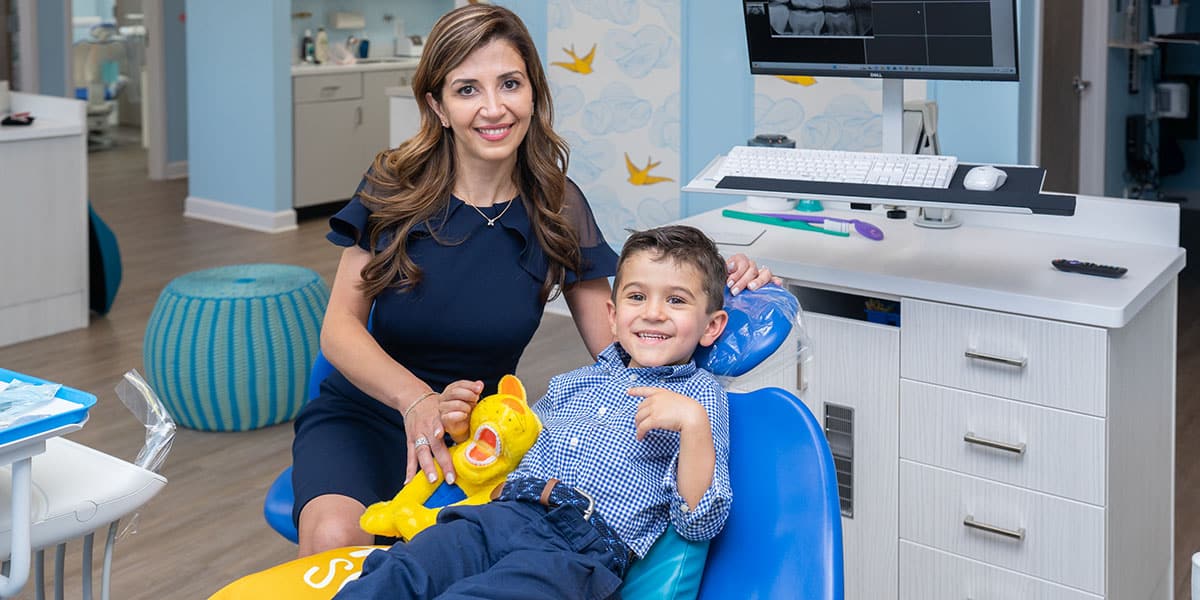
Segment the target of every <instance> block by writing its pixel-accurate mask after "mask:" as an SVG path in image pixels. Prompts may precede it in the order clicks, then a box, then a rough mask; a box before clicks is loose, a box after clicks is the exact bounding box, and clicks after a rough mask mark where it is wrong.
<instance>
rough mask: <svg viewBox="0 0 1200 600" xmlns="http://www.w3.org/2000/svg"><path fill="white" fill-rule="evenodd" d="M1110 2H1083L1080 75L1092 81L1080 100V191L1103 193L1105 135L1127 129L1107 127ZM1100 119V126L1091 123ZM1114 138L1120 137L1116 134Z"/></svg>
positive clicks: (1109, 135) (1093, 194) (1106, 137)
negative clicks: (1106, 129) (1113, 129)
mask: <svg viewBox="0 0 1200 600" xmlns="http://www.w3.org/2000/svg"><path fill="white" fill-rule="evenodd" d="M1108 4H1109V3H1107V2H1092V1H1087V0H1085V1H1084V3H1083V32H1082V33H1083V39H1082V42H1081V43H1082V44H1083V47H1082V48H1080V53H1079V70H1080V74H1079V76H1080V77H1081V78H1082V79H1083V80H1084V81H1090V82H1091V85H1089V86H1088V89H1087V90H1086V91H1085V92H1084V93H1083V96H1082V97H1081V99H1080V102H1079V193H1080V194H1086V195H1089V196H1103V195H1104V171H1105V166H1106V165H1105V148H1106V147H1107V144H1106V139H1114V137H1113V136H1123V135H1124V132H1112V131H1105V127H1104V126H1103V123H1105V122H1106V117H1105V115H1106V112H1105V110H1106V108H1107V106H1108V97H1107V90H1108V18H1109V15H1108V13H1109V10H1111V9H1110V8H1109V6H1108ZM1096 123H1100V124H1101V126H1100V127H1088V126H1087V125H1088V124H1096ZM1115 139H1120V137H1117V138H1115Z"/></svg>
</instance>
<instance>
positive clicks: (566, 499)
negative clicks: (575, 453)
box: [492, 477, 634, 578]
mask: <svg viewBox="0 0 1200 600" xmlns="http://www.w3.org/2000/svg"><path fill="white" fill-rule="evenodd" d="M492 499H493V500H512V501H517V502H529V503H536V504H541V505H542V506H545V507H548V508H555V507H559V506H573V507H575V508H576V509H578V510H579V512H580V513H582V514H583V520H585V521H587V522H588V523H591V525H592V527H594V528H595V529H596V531H597V532H598V533H599V534H600V537H601V538H603V539H604V541H605V542H607V543H608V545H609V547H611V548H612V550H613V554H614V555H615V556H616V559H617V563H618V565H617V566H618V569H619V571H618V572H617V575H619V576H620V577H622V578H624V577H625V573H626V572H627V571H628V570H629V565H630V564H631V563H632V562H633V557H634V554H633V551H631V550H630V549H629V547H628V546H626V545H625V542H624V541H622V540H621V536H619V535H617V532H616V531H613V529H612V528H611V527H609V526H608V523H605V522H604V517H602V516H601V515H600V513H598V512H596V501H595V500H593V499H592V497H591V495H589V494H588V493H587V492H585V491H583V490H581V489H578V488H572V487H571V486H569V485H567V484H565V483H562V482H561V481H559V480H557V479H555V478H553V477H551V478H550V479H542V478H540V477H521V478H517V479H513V480H510V481H505V482H503V483H501V484H500V485H498V486H496V488H495V489H493V490H492Z"/></svg>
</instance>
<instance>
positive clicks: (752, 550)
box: [214, 285, 844, 600]
mask: <svg viewBox="0 0 1200 600" xmlns="http://www.w3.org/2000/svg"><path fill="white" fill-rule="evenodd" d="M789 304H790V306H787V305H789ZM798 309H799V306H798V303H796V300H795V298H794V297H793V296H791V294H789V293H788V292H787V291H785V290H783V289H782V288H779V287H778V286H773V285H770V286H765V287H764V288H762V289H761V290H758V291H756V292H743V293H742V294H740V295H738V296H736V297H731V296H729V295H728V294H727V295H726V311H727V312H729V324H728V326H727V327H726V330H725V333H723V334H722V335H721V337H720V338H719V339H718V340H717V342H716V343H715V344H714V345H713V347H712V348H707V349H701V350H700V351H698V352H697V353H696V356H695V358H696V361H697V364H699V365H701V366H703V367H704V368H706V369H709V370H710V371H712V372H713V373H714V374H716V375H718V376H719V377H720V378H722V380H723V381H724V382H725V384H726V388H727V389H728V390H729V413H730V414H729V421H730V456H729V470H730V477H731V483H732V486H733V494H734V499H733V507H732V510H731V512H730V515H729V519H728V521H727V522H726V525H725V528H724V530H723V531H722V532H721V534H720V535H719V536H717V537H716V538H715V539H714V540H712V542H711V543H709V542H689V541H686V540H684V539H683V538H681V537H680V536H679V535H678V534H677V533H675V530H674V528H671V527H668V529H667V532H666V533H665V534H663V536H662V537H661V538H660V539H659V540H658V542H656V543H655V545H654V546H653V547H652V548H651V550H650V552H649V553H648V554H647V556H646V557H645V558H643V559H641V560H638V561H635V562H634V565H633V567H632V568H631V570H630V572H629V574H628V576H627V577H626V581H625V585H624V586H623V587H622V588H621V596H622V597H624V598H655V599H658V598H696V597H697V596H698V597H700V598H704V599H705V600H713V599H724V598H764V599H765V598H788V599H793V598H804V599H806V600H841V599H842V598H843V589H844V584H843V572H842V529H841V510H840V506H839V502H838V492H837V477H836V473H835V470H834V464H833V456H832V454H831V453H830V450H829V445H828V443H827V442H826V440H825V435H824V431H823V429H822V427H821V424H820V423H819V422H818V421H817V420H816V418H815V417H814V416H813V415H812V413H811V412H810V411H809V410H808V408H807V407H805V405H804V403H803V402H801V401H800V400H799V399H798V398H796V396H794V395H793V394H792V393H791V392H789V391H786V390H784V389H780V388H778V387H762V386H763V385H787V387H789V388H795V387H797V386H798V382H797V370H796V368H795V366H796V360H797V355H798V352H797V347H798V343H799V339H800V332H799V327H798V325H797V323H798V320H797V319H796V315H797V312H798ZM331 371H332V367H331V366H330V365H329V363H328V362H327V361H325V359H324V357H323V356H321V355H319V354H318V356H317V360H316V363H315V364H314V366H313V371H312V374H311V377H310V381H309V396H310V397H312V396H313V395H315V394H316V392H317V389H318V387H319V385H320V383H321V381H322V380H323V379H324V378H325V376H326V375H328V374H329V373H330V372H331ZM291 471H292V470H291V467H288V468H287V469H286V470H284V471H283V473H281V474H280V475H279V477H278V478H276V480H275V482H274V483H273V484H272V485H271V487H270V490H269V491H268V492H267V498H266V501H265V503H264V505H263V513H264V516H265V517H266V520H267V523H268V524H270V526H271V528H273V529H274V530H275V531H277V532H278V533H280V534H281V535H283V536H284V537H286V538H287V539H289V540H291V541H292V542H293V543H294V542H296V540H297V534H296V527H295V524H294V523H293V522H292V505H293V503H294V500H295V498H294V496H293V494H292V485H291V483H292V480H291ZM302 560H303V559H302ZM277 568H279V567H277ZM332 594H333V591H330V592H328V595H326V596H324V597H326V598H328V597H331V596H332ZM217 597H220V598H222V599H224V598H234V597H241V596H234V595H229V596H222V595H221V594H220V593H218V596H214V598H217ZM246 597H252V596H249V595H247V596H246ZM294 597H297V598H299V597H300V596H299V595H297V596H294ZM304 597H305V598H308V597H310V596H308V595H305V596H304ZM311 597H318V596H316V595H313V596H311Z"/></svg>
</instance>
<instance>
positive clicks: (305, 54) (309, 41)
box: [300, 29, 316, 63]
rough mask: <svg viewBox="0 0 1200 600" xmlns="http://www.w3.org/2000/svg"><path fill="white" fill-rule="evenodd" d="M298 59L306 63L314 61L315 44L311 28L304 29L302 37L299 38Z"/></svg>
mask: <svg viewBox="0 0 1200 600" xmlns="http://www.w3.org/2000/svg"><path fill="white" fill-rule="evenodd" d="M300 61H301V62H306V63H312V62H314V61H316V45H315V44H314V43H313V36H312V30H311V29H305V30H304V38H303V39H301V40H300Z"/></svg>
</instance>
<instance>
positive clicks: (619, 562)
mask: <svg viewBox="0 0 1200 600" xmlns="http://www.w3.org/2000/svg"><path fill="white" fill-rule="evenodd" d="M592 518H594V519H595V518H599V516H593V517H592ZM620 552H628V551H627V550H625V549H624V548H623V547H622V548H614V547H613V544H611V543H609V542H608V541H606V540H605V539H603V537H602V536H601V535H600V533H599V532H598V531H597V530H596V528H595V527H593V526H592V524H591V523H589V522H588V521H586V520H584V518H583V513H582V512H581V511H580V510H579V509H578V508H576V507H574V506H565V505H564V506H556V507H547V506H543V505H541V504H535V503H530V502H518V501H496V502H491V503H490V504H484V505H481V506H452V507H447V508H444V509H442V511H441V512H440V513H438V524H437V525H436V526H433V527H430V528H428V529H426V530H425V531H422V532H421V533H419V534H417V535H416V536H415V537H413V539H412V541H411V542H408V543H407V544H405V543H397V544H395V545H393V546H392V547H391V548H389V549H387V550H386V551H384V550H376V551H375V552H372V553H371V554H370V555H368V556H367V559H366V561H365V562H364V563H363V572H362V576H361V577H360V578H359V579H358V580H356V581H351V582H349V583H348V584H346V586H345V587H344V588H342V591H341V592H339V593H338V594H337V596H336V597H335V600H354V599H365V598H372V599H392V598H397V599H401V598H402V599H408V598H414V599H415V598H447V599H450V598H495V599H508V598H511V599H513V600H527V599H531V598H546V599H548V600H561V599H565V598H580V599H587V600H603V599H605V598H609V597H614V596H615V595H616V592H617V589H618V588H619V587H620V586H621V575H623V573H622V571H623V567H624V566H625V565H626V564H627V561H628V556H623V557H619V556H618V553H620Z"/></svg>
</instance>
